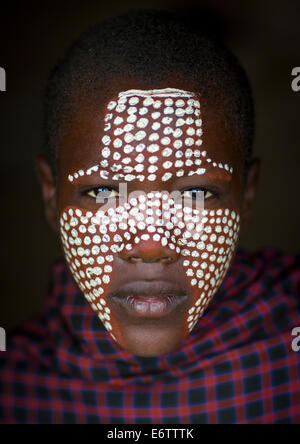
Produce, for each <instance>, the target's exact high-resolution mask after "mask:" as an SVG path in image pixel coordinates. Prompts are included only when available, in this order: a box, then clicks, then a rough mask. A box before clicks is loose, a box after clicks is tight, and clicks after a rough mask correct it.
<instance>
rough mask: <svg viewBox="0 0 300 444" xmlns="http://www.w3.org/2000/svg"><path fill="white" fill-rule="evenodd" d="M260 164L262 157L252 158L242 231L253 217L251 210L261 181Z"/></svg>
mask: <svg viewBox="0 0 300 444" xmlns="http://www.w3.org/2000/svg"><path fill="white" fill-rule="evenodd" d="M260 165H261V162H260V159H259V158H258V157H256V158H254V159H252V160H251V162H250V164H249V166H248V171H247V176H246V183H245V188H244V202H243V206H242V227H241V231H242V232H243V231H244V230H245V228H246V227H247V225H248V223H249V221H250V218H251V211H252V207H253V202H254V198H255V192H256V188H257V185H258V182H259V176H260Z"/></svg>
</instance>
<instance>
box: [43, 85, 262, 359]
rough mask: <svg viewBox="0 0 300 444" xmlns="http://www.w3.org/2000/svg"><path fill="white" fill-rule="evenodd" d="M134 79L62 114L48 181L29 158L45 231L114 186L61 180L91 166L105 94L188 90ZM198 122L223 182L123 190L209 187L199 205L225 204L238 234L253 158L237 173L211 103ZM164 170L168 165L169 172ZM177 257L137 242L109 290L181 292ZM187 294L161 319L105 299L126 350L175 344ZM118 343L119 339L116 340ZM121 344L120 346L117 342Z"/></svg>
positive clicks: (117, 266) (232, 143)
mask: <svg viewBox="0 0 300 444" xmlns="http://www.w3.org/2000/svg"><path fill="white" fill-rule="evenodd" d="M150 83H151V82H143V81H141V80H134V79H122V80H120V79H118V80H116V81H114V82H111V85H110V88H109V89H108V91H107V94H106V95H105V96H102V97H101V96H97V97H94V98H93V100H89V101H88V100H86V99H85V100H81V101H80V103H79V104H78V105H77V109H76V111H75V112H74V113H73V114H72V116H71V117H70V119H69V122H68V125H67V126H66V127H65V128H64V131H63V133H62V136H61V137H60V140H59V143H58V147H57V149H58V158H57V165H56V168H57V180H56V181H55V180H54V178H53V175H52V172H51V168H50V165H49V163H48V161H47V159H46V158H45V157H44V156H39V157H38V159H37V173H38V178H39V181H40V184H41V189H42V194H43V199H44V203H45V210H46V217H47V219H48V222H49V224H50V226H51V227H52V229H53V230H55V231H56V232H57V231H58V223H59V215H60V214H61V212H62V211H63V210H64V208H66V207H67V206H70V205H71V206H75V207H79V208H86V209H90V210H95V209H98V208H99V204H97V203H96V201H95V199H94V198H92V197H91V196H89V195H88V192H89V191H90V190H92V189H94V188H96V187H99V186H103V185H105V186H111V187H112V188H114V189H115V190H118V183H117V182H115V183H114V182H113V181H110V182H109V183H107V182H104V181H103V180H101V179H100V178H99V176H97V175H96V174H95V175H92V176H85V177H84V178H83V179H81V180H80V183H78V184H77V183H76V184H71V183H70V182H69V181H68V180H67V177H68V175H69V174H70V172H73V171H77V170H78V169H80V168H83V167H89V166H92V165H94V164H96V163H98V162H99V161H100V160H101V159H100V158H99V157H100V156H99V152H100V145H99V141H101V137H102V135H103V118H104V115H105V104H106V103H107V101H108V100H109V97H111V96H113V95H116V94H117V93H118V92H119V91H126V90H129V89H158V88H165V87H166V86H172V87H174V88H179V89H183V90H187V91H195V90H197V88H196V87H193V85H191V84H190V83H187V82H186V81H184V80H182V79H178V78H170V79H169V80H165V81H164V82H163V84H161V85H160V84H157V83H156V84H155V85H152V84H150ZM200 103H201V109H202V119H203V149H205V150H206V151H207V153H208V155H209V156H210V157H212V158H213V159H216V160H217V161H219V162H223V163H227V164H228V165H231V166H232V167H233V175H232V177H231V179H230V180H228V179H225V177H224V176H223V175H222V174H220V173H219V170H218V169H217V168H216V169H214V170H213V171H207V172H206V173H205V174H203V175H202V176H198V175H194V176H190V177H181V178H176V177H175V178H174V179H172V180H170V181H167V182H160V181H155V182H152V183H149V182H147V181H145V182H143V183H140V182H138V181H132V182H130V183H128V184H127V185H128V192H129V193H130V192H131V191H134V190H143V191H145V192H149V191H154V190H158V191H161V190H167V191H173V190H187V189H193V188H195V187H201V188H204V189H207V190H209V191H210V192H213V195H212V196H210V197H208V198H207V199H206V200H205V208H206V209H217V208H230V209H233V210H235V211H236V212H237V213H239V214H240V217H241V232H243V231H244V230H245V228H246V226H247V223H248V221H249V217H250V212H251V208H252V204H253V200H254V195H255V189H256V185H257V182H258V177H259V167H260V161H259V159H257V158H255V159H253V160H252V162H251V164H250V167H249V169H248V171H247V174H246V178H245V176H244V166H243V165H244V158H243V154H242V153H243V150H242V148H241V147H240V146H238V144H237V142H236V140H235V138H234V137H233V135H232V134H231V133H230V132H229V131H228V130H227V129H226V128H225V125H224V123H223V121H222V119H221V118H219V116H218V114H217V113H216V112H214V111H215V110H214V106H213V104H210V103H205V100H203V99H202V100H200ZM170 171H171V172H172V169H171V170H170ZM182 260H183V258H182V257H180V256H179V255H178V254H177V253H176V252H174V250H170V249H168V248H167V247H162V246H159V247H158V246H157V244H156V245H155V243H153V242H152V243H151V242H150V241H149V242H147V241H146V242H143V243H141V244H139V245H138V246H136V247H135V248H133V250H131V251H130V252H128V251H122V252H120V253H119V254H117V255H116V256H115V262H114V272H113V276H112V282H111V288H110V291H111V292H113V291H116V290H117V289H118V288H119V287H120V286H123V285H125V284H126V283H128V282H131V283H132V282H134V281H137V280H141V279H142V280H144V281H145V280H146V281H151V282H152V283H153V285H154V288H155V285H158V286H159V283H158V284H157V283H156V282H157V281H165V282H170V280H171V282H172V283H173V284H174V285H176V286H177V287H178V289H180V290H181V291H186V290H187V282H186V276H185V273H184V270H183V267H182ZM188 304H189V299H186V301H185V302H183V303H182V304H180V305H179V306H178V307H177V308H176V309H175V310H173V311H172V312H171V313H170V314H169V315H168V316H167V317H164V318H151V319H144V318H143V319H139V318H136V317H132V316H130V315H129V314H128V313H127V312H126V311H125V310H122V308H121V307H120V306H119V305H118V304H114V302H113V300H112V301H111V308H112V309H113V310H114V311H115V315H116V316H117V317H118V320H119V322H120V325H121V327H122V329H123V334H124V337H125V338H126V341H125V342H126V345H125V347H124V348H126V349H127V350H128V351H130V352H131V353H133V354H135V355H137V356H149V357H150V356H160V355H163V354H166V353H169V352H171V351H173V350H174V349H176V347H178V346H179V344H180V343H181V342H182V340H183V338H182V332H181V329H180V327H179V326H180V325H182V319H183V317H184V316H185V315H186V311H187V307H188ZM121 346H122V344H121ZM123 346H124V344H123Z"/></svg>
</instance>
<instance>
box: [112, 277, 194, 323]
mask: <svg viewBox="0 0 300 444" xmlns="http://www.w3.org/2000/svg"><path fill="white" fill-rule="evenodd" d="M187 298H188V294H187V291H186V290H185V289H183V288H181V287H179V286H178V285H177V284H176V283H173V282H169V281H135V282H129V283H126V284H124V285H123V286H121V287H119V288H118V289H117V290H116V291H114V292H111V293H109V294H108V299H111V301H112V302H114V303H115V304H117V305H119V306H120V307H122V308H123V309H125V310H126V311H127V312H128V313H129V314H131V315H133V316H136V317H150V318H157V317H163V316H166V315H167V314H169V313H170V312H171V311H173V310H175V308H176V307H178V306H179V305H181V304H182V303H184V302H185V301H186V300H187Z"/></svg>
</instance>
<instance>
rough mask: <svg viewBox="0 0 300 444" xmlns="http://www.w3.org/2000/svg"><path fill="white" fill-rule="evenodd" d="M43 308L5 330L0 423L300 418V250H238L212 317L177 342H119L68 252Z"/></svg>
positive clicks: (0, 367) (293, 420) (58, 266)
mask: <svg viewBox="0 0 300 444" xmlns="http://www.w3.org/2000/svg"><path fill="white" fill-rule="evenodd" d="M51 282H52V286H51V289H50V291H49V294H48V298H47V301H46V309H45V313H44V315H43V316H41V317H40V318H39V319H35V320H32V321H29V322H27V323H26V324H25V325H24V326H23V327H21V328H18V329H16V330H15V331H12V332H10V333H8V334H7V336H8V341H7V351H6V352H2V353H0V422H1V423H6V424H10V423H30V424H33V423H34V424H36V423H41V424H46V423H48V424H61V423H65V424H70V423H71V424H72V423H77V424H86V423H91V424H93V423H106V424H114V423H115V424H123V423H127V424H146V423H151V424H206V423H208V424H217V423H221V424H223V423H231V424H232V423H267V424H269V423H273V424H274V423H277V424H278V423H279V424H280V423H300V352H299V353H296V352H294V351H293V350H292V347H291V343H292V339H293V337H292V335H291V332H292V329H293V328H295V327H300V257H299V256H292V255H285V254H282V253H280V252H278V251H277V250H274V249H266V250H263V251H261V252H259V253H255V254H249V253H246V252H243V251H240V252H238V253H237V255H236V257H235V260H234V263H233V264H232V266H231V269H230V271H229V273H228V275H227V277H226V279H225V281H224V283H223V284H222V286H221V288H220V290H219V291H218V293H217V295H216V296H215V298H214V301H213V302H212V303H211V305H210V306H209V308H208V310H207V311H206V313H205V315H204V317H203V318H202V319H200V320H199V321H198V324H197V325H196V327H195V329H194V330H193V332H192V333H191V334H190V336H189V337H188V338H187V339H186V340H185V342H184V343H182V344H181V346H180V347H179V348H178V349H177V350H176V351H174V352H172V353H170V354H168V355H165V356H161V357H158V358H144V357H137V356H134V355H132V354H131V353H129V352H127V351H124V350H120V349H119V348H118V347H117V345H116V344H115V343H114V342H113V341H112V340H111V339H110V337H109V335H108V333H107V332H106V330H105V329H104V327H103V326H102V324H101V323H100V322H99V320H98V318H97V316H96V315H95V314H94V313H93V312H92V310H91V309H90V307H89V306H88V304H87V303H86V301H85V299H84V297H83V295H82V293H81V292H80V291H79V289H78V288H77V286H76V284H75V283H74V281H73V278H72V276H71V275H70V273H69V271H68V269H67V267H66V265H65V264H64V262H63V261H60V262H58V263H56V265H55V266H54V268H53V274H52V280H51Z"/></svg>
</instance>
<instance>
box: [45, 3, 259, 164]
mask: <svg viewBox="0 0 300 444" xmlns="http://www.w3.org/2000/svg"><path fill="white" fill-rule="evenodd" d="M172 74H176V75H177V76H184V78H187V79H188V80H190V81H191V82H192V83H193V85H196V87H197V92H198V93H199V94H200V95H203V96H205V97H209V98H210V99H211V100H214V104H217V107H218V109H222V115H223V118H224V121H225V124H226V126H227V128H229V129H231V130H232V132H233V134H234V135H235V136H236V137H237V140H238V142H239V143H240V146H241V147H242V149H243V150H244V156H245V164H246V165H247V164H248V163H249V160H250V159H251V156H252V145H253V138H254V120H255V119H254V106H253V98H252V92H251V87H250V84H249V81H248V78H247V75H246V73H245V71H244V69H243V68H242V67H241V65H240V63H239V61H238V60H237V58H236V57H235V56H234V55H233V54H232V53H231V52H230V51H229V50H228V49H227V48H226V47H225V46H224V45H223V43H222V41H221V40H220V39H219V36H217V35H216V34H214V32H212V30H211V29H208V28H207V26H205V25H204V22H203V20H202V21H201V20H199V18H197V20H193V19H192V18H191V17H188V16H181V15H178V14H176V13H171V12H167V11H157V10H138V11H129V12H126V13H122V14H120V15H117V16H114V17H111V18H109V19H106V20H104V21H102V22H101V23H99V24H98V25H96V26H94V27H92V28H91V29H89V30H88V31H86V32H85V33H83V34H82V35H81V37H80V38H79V39H78V40H77V41H76V42H75V43H74V44H73V46H71V48H70V49H69V50H68V51H67V53H66V54H65V56H64V57H63V58H62V59H61V60H60V61H59V63H58V64H57V66H56V67H55V68H54V69H53V71H52V72H51V75H50V78H49V80H48V84H47V87H46V93H45V102H44V108H45V109H44V118H45V120H44V122H45V125H44V130H45V131H44V134H45V144H46V150H47V153H48V156H49V159H50V163H51V165H52V167H53V171H54V172H55V159H56V146H57V141H58V136H59V130H60V128H61V127H62V125H63V121H64V120H65V119H66V117H67V116H68V114H69V113H70V111H72V110H73V109H74V107H75V108H76V103H80V101H79V97H80V96H81V97H91V95H92V94H93V93H95V92H96V91H97V90H101V89H102V90H103V89H105V88H106V86H107V85H108V84H109V82H110V80H111V79H112V78H117V77H120V76H126V77H132V78H141V79H144V80H146V79H151V82H152V83H153V82H155V81H157V82H162V80H163V79H165V78H168V77H170V75H172Z"/></svg>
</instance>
